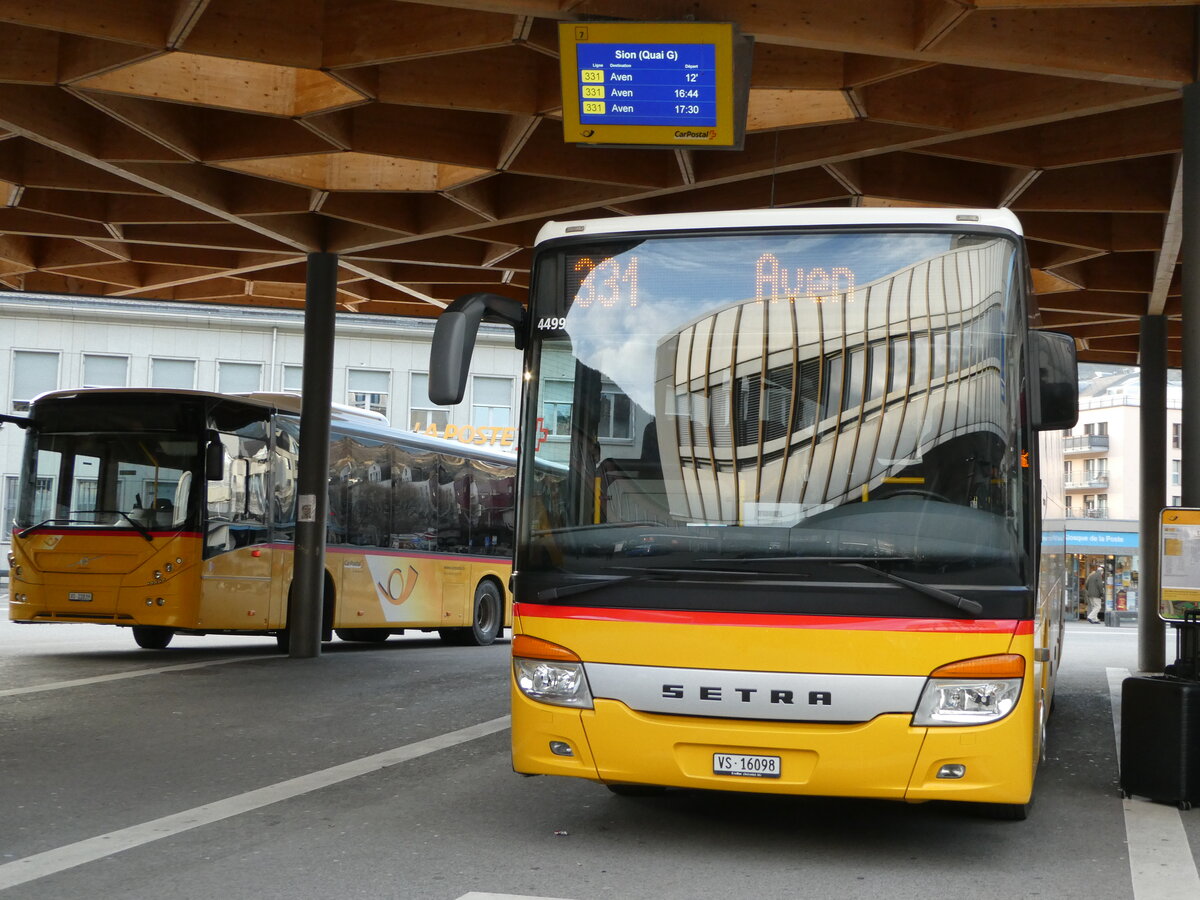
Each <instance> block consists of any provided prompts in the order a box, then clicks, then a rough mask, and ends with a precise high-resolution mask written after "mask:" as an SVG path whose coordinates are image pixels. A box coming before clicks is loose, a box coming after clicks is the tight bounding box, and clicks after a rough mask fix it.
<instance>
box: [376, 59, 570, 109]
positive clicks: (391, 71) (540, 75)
mask: <svg viewBox="0 0 1200 900" xmlns="http://www.w3.org/2000/svg"><path fill="white" fill-rule="evenodd" d="M376 73H377V79H376V83H377V94H376V96H377V99H378V100H379V102H381V103H396V104H402V105H407V106H436V107H441V108H449V109H468V110H475V111H480V112H507V113H513V114H519V115H530V116H532V115H539V114H542V113H545V112H548V111H550V110H553V109H557V108H558V107H559V106H561V105H562V96H561V92H560V90H559V71H558V64H557V61H556V60H554V59H551V58H549V57H547V56H543V55H542V54H539V53H530V52H529V51H528V50H526V49H524V48H523V47H518V46H515V45H506V46H503V47H497V48H494V49H489V50H480V51H476V52H471V53H456V54H454V55H453V56H445V57H434V58H431V59H420V60H406V61H403V62H394V63H387V64H385V65H382V66H379V67H378V68H377V69H376ZM498 73H503V77H497V75H498ZM550 86H553V90H550V89H549V87H550Z"/></svg>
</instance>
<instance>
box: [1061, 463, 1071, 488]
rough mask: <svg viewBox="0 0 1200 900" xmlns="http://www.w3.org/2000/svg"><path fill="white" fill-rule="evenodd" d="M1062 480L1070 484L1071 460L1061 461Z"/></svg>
mask: <svg viewBox="0 0 1200 900" xmlns="http://www.w3.org/2000/svg"><path fill="white" fill-rule="evenodd" d="M1063 482H1064V483H1066V484H1071V460H1069V459H1068V460H1065V461H1064V462H1063Z"/></svg>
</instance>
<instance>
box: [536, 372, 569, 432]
mask: <svg viewBox="0 0 1200 900" xmlns="http://www.w3.org/2000/svg"><path fill="white" fill-rule="evenodd" d="M573 390H574V388H573V387H572V385H571V382H569V381H549V380H548V381H547V382H546V383H545V385H544V386H543V388H542V427H543V428H545V429H546V430H547V431H549V432H550V434H551V435H553V436H555V437H569V436H570V434H571V407H572V404H573V401H574V398H573V396H572V393H573Z"/></svg>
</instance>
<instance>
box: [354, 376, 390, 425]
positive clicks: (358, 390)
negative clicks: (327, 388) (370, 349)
mask: <svg viewBox="0 0 1200 900" xmlns="http://www.w3.org/2000/svg"><path fill="white" fill-rule="evenodd" d="M391 382H392V373H391V372H379V371H375V370H370V369H348V370H347V371H346V402H347V403H349V404H350V405H351V406H357V407H358V408H359V409H369V410H371V412H377V413H380V414H382V415H385V416H386V415H387V414H388V395H389V394H390V393H391V390H392V384H391Z"/></svg>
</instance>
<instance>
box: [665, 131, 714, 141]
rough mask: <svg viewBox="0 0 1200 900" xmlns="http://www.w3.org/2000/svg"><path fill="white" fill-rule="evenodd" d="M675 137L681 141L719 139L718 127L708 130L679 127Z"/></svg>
mask: <svg viewBox="0 0 1200 900" xmlns="http://www.w3.org/2000/svg"><path fill="white" fill-rule="evenodd" d="M675 137H677V138H678V139H679V140H681V141H715V140H716V139H717V129H715V128H709V129H707V130H700V131H698V130H695V129H692V128H677V129H676V130H675Z"/></svg>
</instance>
